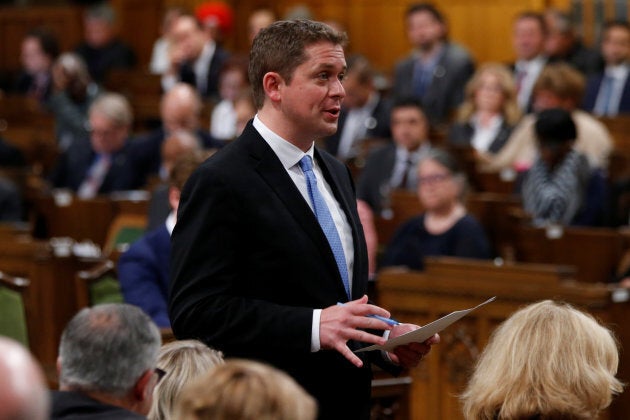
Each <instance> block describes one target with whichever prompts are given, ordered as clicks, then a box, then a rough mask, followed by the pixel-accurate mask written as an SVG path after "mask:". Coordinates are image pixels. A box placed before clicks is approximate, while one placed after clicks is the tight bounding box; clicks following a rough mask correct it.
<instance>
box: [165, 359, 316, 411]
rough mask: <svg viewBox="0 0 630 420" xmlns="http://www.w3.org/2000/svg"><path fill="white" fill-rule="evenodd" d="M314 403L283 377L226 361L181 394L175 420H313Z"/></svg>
mask: <svg viewBox="0 0 630 420" xmlns="http://www.w3.org/2000/svg"><path fill="white" fill-rule="evenodd" d="M316 407H317V406H316V404H315V400H314V399H313V397H311V396H310V395H308V394H307V393H306V391H304V389H302V387H300V386H299V385H298V384H297V382H295V381H294V380H293V379H292V378H291V377H290V376H288V375H287V374H286V373H284V372H282V371H280V370H278V369H276V368H273V367H271V366H268V365H265V364H262V363H259V362H254V361H249V360H237V359H233V360H228V361H227V362H226V363H225V364H224V365H221V366H217V367H216V368H214V369H212V370H211V371H210V372H208V373H207V374H205V375H204V376H202V377H200V378H199V379H198V380H196V381H195V382H194V383H191V384H190V386H188V387H186V388H185V389H184V390H183V392H182V398H181V399H180V400H179V401H178V403H177V407H176V408H175V416H174V417H173V418H174V419H175V420H314V419H315V417H316V414H317V408H316Z"/></svg>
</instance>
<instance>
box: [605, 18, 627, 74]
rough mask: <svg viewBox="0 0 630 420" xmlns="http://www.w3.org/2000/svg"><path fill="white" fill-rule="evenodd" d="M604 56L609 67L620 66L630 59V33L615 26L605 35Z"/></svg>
mask: <svg viewBox="0 0 630 420" xmlns="http://www.w3.org/2000/svg"><path fill="white" fill-rule="evenodd" d="M602 55H603V56H604V60H605V61H606V64H608V65H613V66H615V65H618V64H622V63H624V62H625V61H628V60H629V59H630V31H628V30H627V29H625V28H622V27H617V26H613V27H611V28H609V29H608V30H607V31H606V33H605V34H604V39H603V41H602Z"/></svg>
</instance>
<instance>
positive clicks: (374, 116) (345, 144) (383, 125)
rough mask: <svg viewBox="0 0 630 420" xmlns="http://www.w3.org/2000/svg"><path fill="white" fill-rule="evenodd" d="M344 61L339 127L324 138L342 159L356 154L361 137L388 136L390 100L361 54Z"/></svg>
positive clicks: (328, 147)
mask: <svg viewBox="0 0 630 420" xmlns="http://www.w3.org/2000/svg"><path fill="white" fill-rule="evenodd" d="M347 63H348V70H347V72H346V77H345V78H344V89H345V91H346V97H345V99H344V101H343V106H342V108H341V113H340V114H339V129H338V130H337V131H336V132H335V134H333V135H332V136H328V137H326V139H325V144H326V151H327V152H328V153H330V154H332V155H335V156H336V157H337V158H338V159H339V160H341V161H342V162H344V161H347V160H348V159H352V158H355V157H356V156H357V155H358V152H359V151H358V150H357V148H358V147H359V142H360V141H361V140H363V139H365V138H383V139H388V138H390V136H391V133H390V130H389V111H390V104H389V101H388V100H386V99H385V98H383V97H382V96H381V95H380V93H379V92H378V91H377V90H376V87H375V86H374V74H373V70H372V66H371V65H370V63H369V62H368V60H367V59H366V58H365V57H363V56H360V55H352V56H350V57H348V60H347Z"/></svg>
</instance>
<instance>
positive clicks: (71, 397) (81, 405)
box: [50, 391, 146, 420]
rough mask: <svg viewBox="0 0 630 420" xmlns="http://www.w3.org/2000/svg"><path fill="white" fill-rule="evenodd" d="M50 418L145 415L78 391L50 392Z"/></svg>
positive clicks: (136, 418)
mask: <svg viewBox="0 0 630 420" xmlns="http://www.w3.org/2000/svg"><path fill="white" fill-rule="evenodd" d="M51 405H52V407H51V411H52V412H51V414H50V419H51V420H113V419H117V420H118V419H119V420H141V419H146V417H144V416H141V415H140V414H136V413H134V412H132V411H129V410H125V409H124V408H120V407H116V406H113V405H108V404H104V403H102V402H99V401H96V400H93V399H92V398H89V397H87V396H86V395H83V394H81V393H79V392H73V391H52V392H51Z"/></svg>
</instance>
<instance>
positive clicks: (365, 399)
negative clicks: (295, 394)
mask: <svg viewBox="0 0 630 420" xmlns="http://www.w3.org/2000/svg"><path fill="white" fill-rule="evenodd" d="M344 43H345V35H342V34H340V33H338V32H336V31H334V30H333V29H332V28H330V27H329V26H327V25H325V24H322V23H317V22H311V21H308V20H295V21H281V22H276V23H274V24H272V25H271V26H269V27H267V28H265V29H263V30H262V31H261V32H260V33H259V34H258V35H257V37H256V39H255V40H254V43H253V46H252V51H251V53H250V66H249V78H250V81H251V85H252V89H253V93H254V100H255V103H256V106H257V108H258V113H257V115H256V116H255V117H254V119H253V121H250V122H249V123H248V124H247V126H246V127H245V130H244V131H243V134H242V135H241V136H240V137H239V138H238V139H236V140H235V141H234V142H232V143H230V144H229V145H227V146H226V147H225V148H223V149H221V151H219V152H218V153H217V154H215V155H214V156H212V157H211V158H210V159H209V160H208V161H206V163H204V164H202V165H201V167H200V168H199V169H198V170H197V171H196V172H195V173H193V175H192V176H191V178H190V179H189V180H188V182H187V184H186V185H185V187H184V189H183V191H182V195H181V202H180V207H179V210H178V221H177V224H176V226H175V229H174V231H173V236H172V257H171V285H170V303H169V312H170V319H171V325H172V327H173V331H174V333H175V335H176V336H177V338H179V339H182V338H190V337H195V338H198V339H200V340H202V341H204V342H205V343H206V344H208V345H211V346H213V347H214V348H216V349H218V350H221V351H222V352H223V353H224V354H225V355H226V357H241V358H250V359H257V360H261V361H263V362H266V363H269V364H271V365H273V366H275V367H277V368H280V369H282V370H284V371H286V372H287V373H289V374H290V375H291V376H293V378H295V380H296V381H297V382H298V383H300V385H302V386H303V387H304V388H305V389H306V390H307V391H308V392H309V393H311V394H312V395H313V396H314V397H315V398H316V399H317V401H318V403H319V416H320V418H326V419H331V418H340V419H367V418H369V409H370V407H369V402H370V388H371V377H372V374H371V369H370V363H369V362H371V361H375V362H380V363H381V364H382V366H385V367H387V366H389V368H391V369H392V370H394V371H395V370H397V368H396V366H393V365H392V364H389V365H387V364H386V363H387V361H386V360H384V359H385V358H384V357H383V356H384V355H383V354H381V352H379V351H375V352H365V353H359V354H355V353H354V352H353V350H357V349H358V348H360V347H361V346H365V345H367V344H384V343H385V342H386V338H385V337H383V336H382V334H383V331H386V332H389V336H390V337H392V338H394V337H397V336H399V335H401V334H403V333H406V332H409V331H411V330H414V329H416V328H418V327H417V326H414V325H410V324H401V325H396V326H392V325H388V323H386V322H384V321H382V320H379V319H377V318H373V317H367V316H366V315H379V316H382V317H385V318H389V317H390V314H389V312H387V311H386V310H385V309H382V308H379V307H378V306H375V305H371V304H369V303H368V301H367V297H366V295H365V293H366V290H367V279H368V263H367V261H368V260H367V252H366V245H365V240H364V237H363V230H362V228H361V225H360V222H359V216H358V214H357V208H356V198H355V195H354V187H353V184H352V179H351V177H350V172H349V171H348V169H347V168H346V167H345V166H343V164H341V163H340V162H338V161H337V160H336V159H335V158H334V157H333V156H331V155H329V154H327V153H326V152H323V151H320V150H319V149H317V148H315V147H314V141H315V140H316V139H318V138H322V137H325V136H328V135H331V134H333V133H334V132H335V130H336V129H337V121H338V118H339V110H340V108H341V102H342V100H343V98H344V95H345V92H344V88H343V85H342V83H341V81H342V79H343V77H344V73H345V70H346V61H345V58H344V51H343V44H344ZM338 302H340V303H343V305H337V303H338ZM438 341H439V336H437V335H436V336H433V337H431V338H429V339H428V340H426V341H425V342H424V343H411V344H408V345H405V346H401V347H398V348H396V349H395V350H394V351H393V352H391V353H388V355H389V358H391V360H392V361H393V363H394V364H398V365H400V366H402V367H411V366H414V365H416V364H417V363H418V362H419V361H420V359H422V357H423V356H424V355H426V354H427V353H428V352H429V350H430V347H431V345H432V344H435V343H437V342H438ZM361 343H363V344H361Z"/></svg>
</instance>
